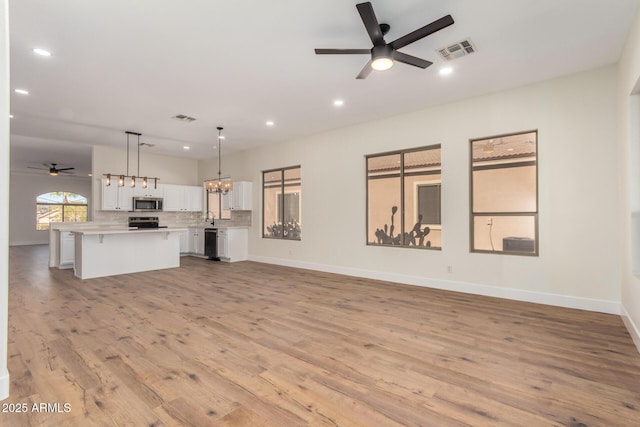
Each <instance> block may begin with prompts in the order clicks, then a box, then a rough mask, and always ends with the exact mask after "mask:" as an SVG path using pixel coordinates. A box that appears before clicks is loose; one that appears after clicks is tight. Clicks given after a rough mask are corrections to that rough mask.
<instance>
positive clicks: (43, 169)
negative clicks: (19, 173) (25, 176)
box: [27, 166, 49, 171]
mask: <svg viewBox="0 0 640 427" xmlns="http://www.w3.org/2000/svg"><path fill="white" fill-rule="evenodd" d="M27 169H37V170H39V171H47V170H49V168H46V169H45V168H36V167H34V166H27Z"/></svg>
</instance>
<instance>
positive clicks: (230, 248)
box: [218, 228, 249, 262]
mask: <svg viewBox="0 0 640 427" xmlns="http://www.w3.org/2000/svg"><path fill="white" fill-rule="evenodd" d="M248 240H249V230H248V229H246V228H219V229H218V257H219V258H220V261H227V262H236V261H246V260H247V259H248V250H247V244H248Z"/></svg>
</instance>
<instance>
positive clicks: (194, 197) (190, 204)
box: [184, 186, 204, 212]
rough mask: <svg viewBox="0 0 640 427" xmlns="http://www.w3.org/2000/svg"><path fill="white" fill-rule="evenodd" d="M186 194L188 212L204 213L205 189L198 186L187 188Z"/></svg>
mask: <svg viewBox="0 0 640 427" xmlns="http://www.w3.org/2000/svg"><path fill="white" fill-rule="evenodd" d="M184 192H185V205H186V207H187V210H188V211H191V212H202V210H203V208H202V205H203V199H204V188H203V187H198V186H186V188H185V189H184Z"/></svg>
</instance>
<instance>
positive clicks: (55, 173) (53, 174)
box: [49, 171, 58, 176]
mask: <svg viewBox="0 0 640 427" xmlns="http://www.w3.org/2000/svg"><path fill="white" fill-rule="evenodd" d="M49 175H51V176H58V171H49Z"/></svg>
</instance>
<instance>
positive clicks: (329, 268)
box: [249, 256, 620, 315]
mask: <svg viewBox="0 0 640 427" xmlns="http://www.w3.org/2000/svg"><path fill="white" fill-rule="evenodd" d="M249 260H250V261H256V262H262V263H266V264H276V265H282V266H286V267H295V268H304V269H307V270H316V271H323V272H327V273H336V274H344V275H346V276H355V277H363V278H367V279H375V280H384V281H387V282H396V283H402V284H406V285H415V286H424V287H428V288H436V289H443V290H447V291H455V292H464V293H468V294H475V295H484V296H489V297H497V298H505V299H511V300H516V301H525V302H532V303H537V304H547V305H553V306H558V307H566V308H576V309H579V310H588V311H596V312H600V313H608V314H617V315H620V303H619V302H617V301H607V300H598V299H592V298H582V297H575V296H570V295H558V294H550V293H546V292H535V291H527V290H522V289H515V288H501V287H498V286H490V285H481V284H477V283H470V282H459V281H454V280H442V279H432V278H428V277H421V276H410V275H404V274H398V273H390V272H384V271H372V270H364V269H359V268H350V267H340V266H334V265H326V264H317V263H312V262H306V261H296V260H290V259H283V258H272V257H262V256H249Z"/></svg>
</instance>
